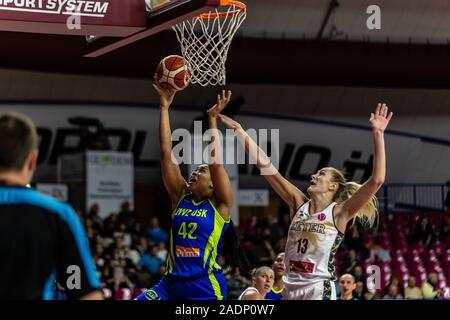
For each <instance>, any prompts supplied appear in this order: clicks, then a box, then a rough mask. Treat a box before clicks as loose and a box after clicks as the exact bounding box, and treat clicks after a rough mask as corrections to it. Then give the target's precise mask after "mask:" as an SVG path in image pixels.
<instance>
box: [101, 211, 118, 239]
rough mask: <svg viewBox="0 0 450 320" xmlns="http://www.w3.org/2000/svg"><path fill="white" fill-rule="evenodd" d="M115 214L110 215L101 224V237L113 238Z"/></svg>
mask: <svg viewBox="0 0 450 320" xmlns="http://www.w3.org/2000/svg"><path fill="white" fill-rule="evenodd" d="M116 223H117V214H115V213H111V214H110V215H109V217H108V218H106V219H105V221H104V223H103V226H104V228H103V235H104V236H105V237H108V238H113V235H114V231H115V230H116Z"/></svg>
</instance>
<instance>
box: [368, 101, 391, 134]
mask: <svg viewBox="0 0 450 320" xmlns="http://www.w3.org/2000/svg"><path fill="white" fill-rule="evenodd" d="M388 112H389V108H388V106H387V105H386V104H385V103H383V104H381V103H379V104H378V105H377V108H376V109H375V113H371V114H370V119H369V122H370V126H371V127H372V130H374V131H381V132H384V130H385V129H386V127H387V126H388V124H389V121H391V119H392V116H393V115H394V114H393V113H392V112H389V114H388Z"/></svg>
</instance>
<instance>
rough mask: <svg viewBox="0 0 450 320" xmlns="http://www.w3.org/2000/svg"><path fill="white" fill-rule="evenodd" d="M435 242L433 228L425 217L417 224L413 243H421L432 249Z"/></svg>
mask: <svg viewBox="0 0 450 320" xmlns="http://www.w3.org/2000/svg"><path fill="white" fill-rule="evenodd" d="M434 240H435V235H434V232H433V228H432V227H431V224H430V222H429V220H428V218H427V217H426V216H423V217H422V218H421V219H420V220H419V221H418V222H417V224H416V228H415V230H414V233H413V235H412V242H413V243H416V242H421V243H423V244H424V245H425V246H426V247H428V248H429V247H430V246H431V245H432V244H433V242H434Z"/></svg>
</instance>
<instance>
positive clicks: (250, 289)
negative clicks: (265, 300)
mask: <svg viewBox="0 0 450 320" xmlns="http://www.w3.org/2000/svg"><path fill="white" fill-rule="evenodd" d="M249 292H251V293H259V291H258V289H256V288H254V287H248V288H247V289H245V290H244V292H242V293H241V295H240V296H239V298H238V300H242V298H243V297H244V296H245V295H246V294H247V293H249Z"/></svg>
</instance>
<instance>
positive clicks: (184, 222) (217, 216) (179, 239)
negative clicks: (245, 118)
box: [136, 85, 233, 300]
mask: <svg viewBox="0 0 450 320" xmlns="http://www.w3.org/2000/svg"><path fill="white" fill-rule="evenodd" d="M154 87H155V89H156V91H157V92H158V93H159V95H160V127H159V130H160V131H159V133H160V147H161V169H162V176H163V182H164V186H165V188H166V190H167V192H168V193H169V196H170V199H171V202H172V209H173V212H172V228H171V231H170V247H169V254H168V258H167V262H166V263H167V273H166V274H165V276H164V277H163V278H162V280H161V281H160V282H159V283H158V284H157V285H156V286H154V287H153V288H150V289H149V290H147V291H145V292H144V293H143V294H141V295H140V296H139V297H137V298H136V299H137V300H187V299H192V300H222V299H225V298H226V280H225V277H224V275H223V274H222V267H221V266H220V265H219V263H218V257H219V254H220V249H221V242H222V239H223V236H224V233H225V231H226V230H227V228H228V226H229V223H230V210H231V207H232V203H233V192H232V187H231V183H230V179H229V177H228V175H227V173H226V171H225V169H224V167H223V165H222V164H221V163H222V162H221V161H217V160H216V159H221V152H222V151H221V143H220V140H219V133H218V131H217V130H211V131H210V132H211V134H210V137H211V143H210V147H212V148H213V149H212V150H211V152H210V155H211V157H210V158H211V159H210V164H209V165H206V164H204V165H200V166H198V167H197V168H196V169H195V171H194V172H193V173H192V174H191V176H190V178H189V182H186V181H185V179H184V178H183V176H182V175H181V171H180V168H179V166H178V163H176V160H174V159H173V158H172V138H171V129H170V123H169V106H170V104H171V103H172V101H173V98H174V96H175V91H171V90H168V89H163V88H161V87H160V86H159V85H154ZM230 98H231V92H230V91H228V92H225V91H222V94H221V95H218V97H217V103H216V104H215V106H214V107H212V108H211V109H210V110H209V111H208V121H209V126H210V129H217V115H218V114H220V112H221V111H222V110H223V109H224V108H225V106H226V105H227V104H228V102H229V101H230Z"/></svg>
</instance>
